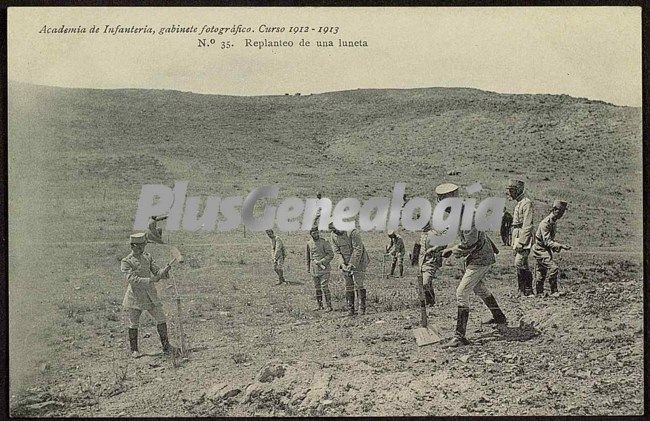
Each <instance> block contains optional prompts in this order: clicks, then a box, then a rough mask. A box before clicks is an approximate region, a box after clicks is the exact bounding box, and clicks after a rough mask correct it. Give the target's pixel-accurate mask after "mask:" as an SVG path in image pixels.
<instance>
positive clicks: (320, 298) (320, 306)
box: [316, 291, 323, 311]
mask: <svg viewBox="0 0 650 421" xmlns="http://www.w3.org/2000/svg"><path fill="white" fill-rule="evenodd" d="M316 302H317V303H318V308H316V311H318V310H322V309H323V293H322V292H321V291H317V292H316Z"/></svg>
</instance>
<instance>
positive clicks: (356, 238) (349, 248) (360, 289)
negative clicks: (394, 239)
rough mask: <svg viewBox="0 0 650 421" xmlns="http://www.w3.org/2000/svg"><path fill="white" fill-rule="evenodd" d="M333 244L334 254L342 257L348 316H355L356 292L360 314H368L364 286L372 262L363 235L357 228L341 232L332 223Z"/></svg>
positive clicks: (340, 266) (330, 227)
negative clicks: (366, 273) (367, 270)
mask: <svg viewBox="0 0 650 421" xmlns="http://www.w3.org/2000/svg"><path fill="white" fill-rule="evenodd" d="M329 229H330V231H331V232H332V237H331V238H332V244H333V245H334V252H335V253H337V254H338V255H339V256H341V264H340V265H339V268H340V269H341V274H342V275H343V279H344V280H345V298H346V301H347V304H348V315H349V316H354V315H355V314H356V310H355V308H354V295H355V291H356V294H357V298H358V299H359V300H358V301H359V312H360V313H361V314H366V287H365V286H364V284H363V280H364V278H365V272H366V269H367V267H368V263H369V262H370V257H369V256H368V252H367V251H366V247H365V246H364V245H363V240H362V239H361V234H360V233H359V230H357V229H356V228H355V229H353V230H351V231H347V232H346V231H341V230H339V229H337V228H336V227H335V226H334V223H333V222H330V224H329Z"/></svg>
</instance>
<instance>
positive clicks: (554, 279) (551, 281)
mask: <svg viewBox="0 0 650 421" xmlns="http://www.w3.org/2000/svg"><path fill="white" fill-rule="evenodd" d="M548 284H549V286H550V287H551V294H555V293H557V275H555V276H551V277H549V279H548Z"/></svg>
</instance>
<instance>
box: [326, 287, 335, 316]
mask: <svg viewBox="0 0 650 421" xmlns="http://www.w3.org/2000/svg"><path fill="white" fill-rule="evenodd" d="M325 304H326V305H327V312H328V313H329V312H330V311H332V310H334V309H333V308H332V294H330V291H329V289H327V290H325Z"/></svg>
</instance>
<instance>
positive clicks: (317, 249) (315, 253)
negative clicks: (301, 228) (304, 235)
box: [307, 227, 334, 312]
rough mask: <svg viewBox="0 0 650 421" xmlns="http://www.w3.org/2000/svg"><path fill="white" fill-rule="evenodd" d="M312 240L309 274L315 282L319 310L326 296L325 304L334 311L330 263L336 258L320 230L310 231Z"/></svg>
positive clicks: (329, 309)
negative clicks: (330, 286) (330, 283)
mask: <svg viewBox="0 0 650 421" xmlns="http://www.w3.org/2000/svg"><path fill="white" fill-rule="evenodd" d="M309 235H310V236H311V238H310V239H309V241H308V242H307V272H309V273H310V274H311V276H312V279H313V280H314V288H315V289H316V302H317V303H318V308H317V309H316V310H322V309H323V295H325V303H326V304H327V311H328V312H330V311H332V295H331V294H330V289H329V286H328V285H329V280H330V262H331V261H332V259H333V258H334V252H333V251H332V246H330V243H329V242H328V241H327V240H326V239H324V238H322V237H321V236H320V232H319V231H318V228H316V227H312V229H311V230H310V231H309Z"/></svg>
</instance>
